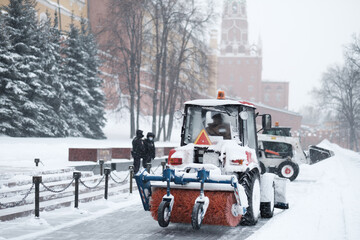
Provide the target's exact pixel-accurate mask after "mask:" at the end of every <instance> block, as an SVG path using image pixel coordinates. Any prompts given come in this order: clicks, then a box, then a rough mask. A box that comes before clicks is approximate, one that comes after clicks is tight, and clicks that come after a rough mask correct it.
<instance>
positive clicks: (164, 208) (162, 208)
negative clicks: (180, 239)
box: [158, 201, 170, 227]
mask: <svg viewBox="0 0 360 240" xmlns="http://www.w3.org/2000/svg"><path fill="white" fill-rule="evenodd" d="M169 211H170V203H169V202H167V201H162V202H161V203H160V205H159V209H158V223H159V225H160V227H167V226H168V225H169V223H170V213H169Z"/></svg>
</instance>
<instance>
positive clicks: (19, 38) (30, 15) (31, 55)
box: [3, 0, 48, 136]
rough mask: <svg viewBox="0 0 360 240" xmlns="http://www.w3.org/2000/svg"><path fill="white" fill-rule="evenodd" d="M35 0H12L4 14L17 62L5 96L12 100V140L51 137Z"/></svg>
mask: <svg viewBox="0 0 360 240" xmlns="http://www.w3.org/2000/svg"><path fill="white" fill-rule="evenodd" d="M35 7H36V2H35V1H34V0H10V1H9V5H8V6H4V7H3V10H4V11H5V12H7V14H5V15H4V24H5V31H6V32H7V34H8V38H9V40H10V41H9V43H10V47H9V54H10V56H12V57H13V59H14V62H13V63H12V66H11V70H12V71H11V72H12V74H11V76H9V79H11V81H10V82H9V83H8V84H7V85H6V88H5V92H4V96H5V98H6V99H7V100H8V103H10V102H11V103H12V104H11V105H7V108H6V109H7V111H10V112H11V113H12V114H11V115H12V123H11V125H12V127H11V128H10V129H9V131H7V134H9V135H11V136H42V135H44V134H43V133H44V132H45V135H47V133H48V129H46V127H45V128H44V127H42V126H41V122H42V121H43V115H42V113H41V111H42V110H43V107H44V105H43V103H42V99H41V95H42V92H41V91H42V83H41V81H40V79H39V74H40V72H41V71H42V69H41V64H40V61H39V56H40V55H41V52H40V49H39V48H38V47H37V44H38V40H39V39H38V37H39V35H38V34H39V31H38V27H37V21H36V11H35Z"/></svg>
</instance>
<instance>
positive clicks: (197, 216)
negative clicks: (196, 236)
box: [191, 203, 204, 230]
mask: <svg viewBox="0 0 360 240" xmlns="http://www.w3.org/2000/svg"><path fill="white" fill-rule="evenodd" d="M203 206H204V204H203V203H195V205H194V208H193V210H192V213H191V225H192V227H193V229H195V230H199V229H200V227H201V224H202V220H203V214H204V207H203Z"/></svg>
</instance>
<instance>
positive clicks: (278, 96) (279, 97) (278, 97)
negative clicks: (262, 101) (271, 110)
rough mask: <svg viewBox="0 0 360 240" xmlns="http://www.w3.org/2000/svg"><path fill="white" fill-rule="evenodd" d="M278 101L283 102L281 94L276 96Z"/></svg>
mask: <svg viewBox="0 0 360 240" xmlns="http://www.w3.org/2000/svg"><path fill="white" fill-rule="evenodd" d="M276 101H277V102H280V101H281V94H280V93H277V94H276Z"/></svg>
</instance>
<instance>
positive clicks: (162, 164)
mask: <svg viewBox="0 0 360 240" xmlns="http://www.w3.org/2000/svg"><path fill="white" fill-rule="evenodd" d="M165 165H166V162H165V161H164V162H161V166H162V171H163V172H164V170H165Z"/></svg>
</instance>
